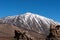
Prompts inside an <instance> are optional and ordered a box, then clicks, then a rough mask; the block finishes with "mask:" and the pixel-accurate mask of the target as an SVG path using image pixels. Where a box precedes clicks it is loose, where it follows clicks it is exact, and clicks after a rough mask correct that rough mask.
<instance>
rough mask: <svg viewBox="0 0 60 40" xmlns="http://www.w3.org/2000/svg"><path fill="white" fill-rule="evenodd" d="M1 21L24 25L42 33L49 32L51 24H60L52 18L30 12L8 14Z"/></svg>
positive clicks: (19, 25) (18, 25)
mask: <svg viewBox="0 0 60 40" xmlns="http://www.w3.org/2000/svg"><path fill="white" fill-rule="evenodd" d="M0 23H8V24H12V25H15V26H17V27H23V28H25V29H29V30H32V31H35V32H38V33H41V34H46V35H48V34H49V29H50V25H51V24H56V25H58V24H60V23H57V22H55V21H54V20H52V19H49V18H46V17H44V16H40V15H37V14H33V13H31V12H28V13H26V14H22V15H17V16H8V17H5V18H2V19H0Z"/></svg>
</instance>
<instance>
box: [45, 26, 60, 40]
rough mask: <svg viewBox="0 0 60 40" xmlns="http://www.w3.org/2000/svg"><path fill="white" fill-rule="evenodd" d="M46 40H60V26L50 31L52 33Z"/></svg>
mask: <svg viewBox="0 0 60 40" xmlns="http://www.w3.org/2000/svg"><path fill="white" fill-rule="evenodd" d="M46 40H60V25H57V26H56V27H54V28H52V29H50V33H49V35H48V36H47V39H46Z"/></svg>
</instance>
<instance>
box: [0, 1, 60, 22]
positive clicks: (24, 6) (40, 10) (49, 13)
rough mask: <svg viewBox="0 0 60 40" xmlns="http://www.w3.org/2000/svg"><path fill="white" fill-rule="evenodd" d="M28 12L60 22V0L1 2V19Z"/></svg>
mask: <svg viewBox="0 0 60 40" xmlns="http://www.w3.org/2000/svg"><path fill="white" fill-rule="evenodd" d="M26 12H32V13H36V14H39V15H43V16H45V17H48V18H51V19H53V20H55V21H59V22H60V0H0V18H1V17H5V16H12V15H19V14H23V13H26Z"/></svg>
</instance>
